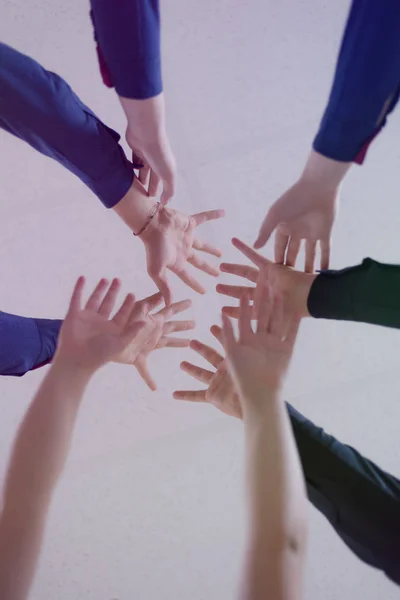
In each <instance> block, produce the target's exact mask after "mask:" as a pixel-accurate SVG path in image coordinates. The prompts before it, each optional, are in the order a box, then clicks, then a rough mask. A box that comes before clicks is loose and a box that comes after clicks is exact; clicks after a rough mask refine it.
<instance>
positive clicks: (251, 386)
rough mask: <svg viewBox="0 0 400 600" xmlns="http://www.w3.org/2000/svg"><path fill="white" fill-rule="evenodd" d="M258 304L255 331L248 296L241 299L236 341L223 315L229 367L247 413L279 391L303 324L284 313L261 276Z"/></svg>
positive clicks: (295, 317) (230, 325)
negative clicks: (299, 329)
mask: <svg viewBox="0 0 400 600" xmlns="http://www.w3.org/2000/svg"><path fill="white" fill-rule="evenodd" d="M255 304H256V307H257V315H256V317H257V324H256V331H255V332H254V331H253V329H252V327H251V308H250V305H249V301H248V298H247V297H244V298H242V299H241V302H240V314H239V337H238V339H237V340H236V338H235V335H234V332H233V327H232V323H231V321H230V319H229V317H227V316H226V315H223V316H222V323H223V327H222V329H223V340H224V347H225V350H226V354H227V363H228V368H229V372H230V374H231V376H232V379H233V380H234V382H235V385H236V389H237V391H238V393H239V397H240V401H241V404H242V409H243V412H244V413H245V412H246V410H247V409H259V408H262V404H263V403H264V401H265V397H266V395H271V394H272V395H273V396H275V395H276V394H277V393H278V392H279V389H280V388H281V386H282V383H283V380H284V377H285V375H286V372H287V369H288V366H289V363H290V359H291V357H292V353H293V348H294V344H295V341H296V337H297V332H298V327H299V323H300V320H299V318H298V317H297V316H296V315H293V314H289V315H284V311H283V303H282V300H281V298H279V296H275V297H273V295H272V293H271V290H270V288H269V287H268V286H267V285H265V283H264V281H263V280H262V279H260V280H259V281H258V283H257V288H256V299H255Z"/></svg>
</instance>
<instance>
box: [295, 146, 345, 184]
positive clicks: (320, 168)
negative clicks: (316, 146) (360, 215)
mask: <svg viewBox="0 0 400 600" xmlns="http://www.w3.org/2000/svg"><path fill="white" fill-rule="evenodd" d="M351 165H352V163H351V162H340V161H337V160H333V159H332V158H327V157H326V156H323V155H322V154H319V152H316V151H315V150H311V152H310V154H309V157H308V159H307V162H306V165H305V167H304V171H303V173H302V175H301V177H300V180H301V181H303V182H304V183H307V184H309V185H315V186H318V187H320V188H322V189H324V190H335V189H337V188H338V187H339V186H340V184H341V182H342V181H343V179H344V177H345V175H346V173H347V171H348V170H349V169H350V167H351Z"/></svg>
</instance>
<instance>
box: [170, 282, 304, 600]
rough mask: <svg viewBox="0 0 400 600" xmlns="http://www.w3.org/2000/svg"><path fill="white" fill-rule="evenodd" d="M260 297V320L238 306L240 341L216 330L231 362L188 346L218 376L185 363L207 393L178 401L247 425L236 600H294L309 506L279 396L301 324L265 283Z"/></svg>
mask: <svg viewBox="0 0 400 600" xmlns="http://www.w3.org/2000/svg"><path fill="white" fill-rule="evenodd" d="M255 296H256V300H258V301H257V302H256V305H257V312H256V314H255V315H253V314H252V308H251V307H250V304H249V298H248V296H246V295H245V296H243V297H242V298H241V303H240V311H239V315H238V331H239V333H238V337H236V336H235V334H234V332H233V328H232V325H231V323H230V321H229V319H228V317H227V316H224V317H223V329H221V328H219V327H217V326H213V327H212V328H211V332H212V333H213V335H214V336H215V337H216V338H217V339H218V340H219V341H221V342H222V343H223V346H224V347H225V351H226V354H227V357H226V358H224V357H223V355H222V354H220V353H218V352H216V351H215V350H214V349H212V348H210V347H209V346H206V345H205V344H202V343H201V342H199V341H197V340H194V341H192V342H191V344H190V347H191V348H192V349H193V350H195V351H196V352H197V353H198V354H199V355H200V356H202V357H203V358H205V359H206V360H207V361H208V362H209V363H210V365H211V366H212V367H213V370H209V369H203V368H200V367H197V366H196V365H194V364H192V363H188V362H183V363H182V364H181V368H182V369H183V370H184V371H185V372H187V373H188V374H190V375H192V376H193V377H194V378H195V379H197V380H199V381H201V382H203V383H204V384H205V385H206V389H203V390H198V391H195V392H193V391H189V390H182V391H176V392H175V393H174V397H175V398H176V399H179V400H188V401H192V402H209V403H212V404H214V405H215V406H216V407H217V408H218V409H219V410H221V411H222V412H224V413H225V414H228V415H231V416H234V417H237V418H242V419H243V421H244V424H245V436H246V474H247V482H248V497H249V531H248V536H247V552H246V556H245V560H244V567H243V578H242V585H241V588H240V592H239V599H240V600H259V599H260V600H261V599H263V600H264V599H265V598H271V599H274V600H281V599H282V600H294V599H298V598H300V597H301V594H302V575H303V564H304V557H305V547H306V532H307V500H306V494H305V486H304V480H303V475H302V470H301V466H300V460H299V457H298V453H297V449H296V444H295V441H294V439H293V432H292V430H291V425H290V422H289V420H288V415H287V412H286V410H285V407H284V404H283V401H282V399H281V394H280V390H281V387H282V384H283V381H284V378H285V375H286V372H287V369H288V366H289V363H290V360H291V356H292V353H293V349H294V344H295V340H296V336H297V331H298V326H299V322H300V316H299V315H298V314H297V313H293V312H292V313H290V314H287V313H286V312H285V305H284V302H283V299H282V297H281V296H279V297H275V298H273V297H272V294H271V292H270V288H269V287H268V286H267V284H266V282H265V280H259V281H258V284H257V288H256V293H255ZM252 317H255V320H256V326H255V331H254V330H253V329H252V327H251V318H252ZM271 490H273V493H271Z"/></svg>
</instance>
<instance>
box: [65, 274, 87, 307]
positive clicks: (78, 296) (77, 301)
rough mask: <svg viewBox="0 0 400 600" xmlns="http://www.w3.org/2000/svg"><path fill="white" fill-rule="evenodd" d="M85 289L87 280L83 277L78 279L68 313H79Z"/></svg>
mask: <svg viewBox="0 0 400 600" xmlns="http://www.w3.org/2000/svg"><path fill="white" fill-rule="evenodd" d="M84 287H85V278H84V277H83V275H81V276H80V277H78V279H77V281H76V283H75V286H74V289H73V292H72V294H71V300H70V301H69V309H68V312H71V313H74V312H79V311H80V310H81V306H82V292H83V288H84Z"/></svg>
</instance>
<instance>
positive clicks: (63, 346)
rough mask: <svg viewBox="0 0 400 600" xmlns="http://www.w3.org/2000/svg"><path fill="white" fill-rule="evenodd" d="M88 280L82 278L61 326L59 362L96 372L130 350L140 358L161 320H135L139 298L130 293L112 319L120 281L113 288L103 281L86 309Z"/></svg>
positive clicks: (113, 284) (56, 356) (95, 290)
mask: <svg viewBox="0 0 400 600" xmlns="http://www.w3.org/2000/svg"><path fill="white" fill-rule="evenodd" d="M84 285H85V278H84V277H79V279H78V281H77V282H76V284H75V288H74V291H73V293H72V297H71V301H70V305H69V309H68V312H67V315H66V317H65V320H64V323H63V325H62V327H61V331H60V336H59V340H58V346H57V351H56V354H55V361H63V362H67V363H69V364H74V365H76V366H78V367H82V368H84V369H87V370H89V371H95V370H97V369H99V368H100V367H101V366H103V365H105V364H106V363H108V362H110V361H113V360H115V359H116V357H118V356H119V355H121V353H122V352H123V351H124V350H125V349H126V348H128V347H130V349H131V355H132V356H137V355H138V353H139V351H140V349H141V348H142V347H143V344H144V343H145V341H146V339H147V338H148V336H149V335H150V334H151V333H152V331H153V329H154V328H157V327H158V326H159V325H158V317H155V318H153V319H152V320H148V321H147V322H143V321H138V320H135V319H134V320H132V319H131V314H132V311H134V308H135V298H134V296H133V295H132V294H128V295H127V296H126V298H125V300H124V302H123V303H122V304H121V306H120V308H119V310H118V311H117V313H116V314H115V315H114V317H113V318H112V319H110V314H111V311H112V310H113V308H114V305H115V300H116V297H117V294H118V290H119V287H120V282H119V280H118V279H114V280H113V282H112V284H111V285H109V283H108V281H107V280H106V279H101V280H100V282H99V283H98V284H97V286H96V288H95V289H94V291H93V292H92V294H91V296H90V298H89V300H88V301H87V302H86V305H85V307H84V308H83V309H82V308H81V305H82V292H83V288H84Z"/></svg>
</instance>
